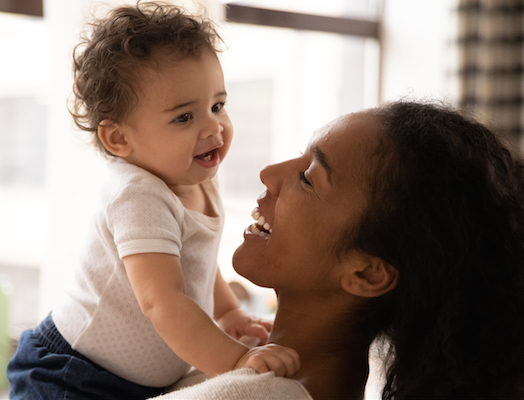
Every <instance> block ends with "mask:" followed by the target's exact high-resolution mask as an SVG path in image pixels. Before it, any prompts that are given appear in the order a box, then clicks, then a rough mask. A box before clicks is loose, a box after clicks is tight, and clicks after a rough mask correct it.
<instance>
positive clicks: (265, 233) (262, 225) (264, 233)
mask: <svg viewBox="0 0 524 400" xmlns="http://www.w3.org/2000/svg"><path fill="white" fill-rule="evenodd" d="M251 216H252V217H253V219H254V220H255V221H256V222H255V223H253V225H251V233H253V234H255V235H258V236H260V237H263V238H268V237H269V236H271V233H272V232H273V229H271V225H269V223H267V222H266V219H265V218H264V217H263V216H262V215H260V212H259V211H258V207H257V208H255V209H254V210H253V211H252V212H251Z"/></svg>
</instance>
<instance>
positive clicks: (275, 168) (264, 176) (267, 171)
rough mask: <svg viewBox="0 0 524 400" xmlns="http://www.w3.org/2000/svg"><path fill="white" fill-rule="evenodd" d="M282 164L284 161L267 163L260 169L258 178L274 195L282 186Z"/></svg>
mask: <svg viewBox="0 0 524 400" xmlns="http://www.w3.org/2000/svg"><path fill="white" fill-rule="evenodd" d="M283 164H284V163H280V164H272V165H268V166H266V167H264V168H263V169H262V171H260V180H261V181H262V183H263V184H264V185H265V186H266V187H267V190H268V191H269V192H270V193H272V194H274V195H278V193H279V192H280V188H281V186H282V180H283V174H282V166H283Z"/></svg>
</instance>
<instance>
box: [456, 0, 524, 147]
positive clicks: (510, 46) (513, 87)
mask: <svg viewBox="0 0 524 400" xmlns="http://www.w3.org/2000/svg"><path fill="white" fill-rule="evenodd" d="M458 51H459V53H458V54H459V105H460V107H461V108H465V109H469V110H471V111H472V112H473V113H474V115H475V116H476V117H477V118H478V119H480V120H481V121H482V122H484V123H486V124H487V125H489V126H490V127H492V128H493V129H494V130H495V131H497V132H499V133H500V134H501V135H502V136H503V137H505V138H506V139H507V141H508V142H509V144H510V146H511V147H513V149H514V150H516V151H518V152H520V153H522V146H521V143H522V142H523V139H522V138H523V134H524V74H523V65H524V0H459V2H458Z"/></svg>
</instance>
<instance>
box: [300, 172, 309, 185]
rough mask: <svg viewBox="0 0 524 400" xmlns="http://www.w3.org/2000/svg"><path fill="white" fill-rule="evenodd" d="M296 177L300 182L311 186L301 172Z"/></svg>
mask: <svg viewBox="0 0 524 400" xmlns="http://www.w3.org/2000/svg"><path fill="white" fill-rule="evenodd" d="M298 176H299V179H300V180H301V181H302V182H304V183H305V184H306V185H309V186H311V183H310V182H309V181H308V180H307V178H306V175H305V174H304V173H303V172H299V173H298Z"/></svg>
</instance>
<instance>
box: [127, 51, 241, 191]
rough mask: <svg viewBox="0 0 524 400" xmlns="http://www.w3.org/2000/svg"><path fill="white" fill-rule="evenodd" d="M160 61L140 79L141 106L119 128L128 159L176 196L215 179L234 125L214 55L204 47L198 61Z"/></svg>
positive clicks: (163, 58) (169, 59)
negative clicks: (226, 107) (154, 176)
mask: <svg viewBox="0 0 524 400" xmlns="http://www.w3.org/2000/svg"><path fill="white" fill-rule="evenodd" d="M162 60H163V61H161V62H158V63H157V64H155V66H156V68H155V69H153V68H149V69H147V68H146V69H145V71H143V72H142V73H141V74H140V75H139V77H140V79H141V82H140V83H139V90H138V104H137V106H136V107H135V109H134V110H133V111H132V112H131V113H130V116H129V117H128V118H127V120H126V121H125V122H124V123H123V124H121V127H122V129H123V130H124V131H125V132H124V133H125V135H126V140H127V141H128V143H129V144H130V145H131V147H132V149H133V150H132V152H131V154H130V155H129V156H128V157H126V160H127V161H129V162H130V163H132V164H135V165H138V166H140V167H142V168H144V169H146V170H147V171H149V172H151V173H153V174H155V175H156V176H158V177H159V178H161V179H162V180H163V181H164V182H166V183H167V184H168V185H169V186H170V188H171V189H172V190H173V191H174V192H175V193H177V192H178V191H184V190H186V189H187V186H192V185H197V184H199V183H202V182H205V181H207V180H209V179H211V178H212V177H213V176H215V174H216V172H217V169H218V166H219V165H220V162H221V161H222V160H223V159H224V157H225V156H226V154H227V152H228V150H229V146H230V144H231V139H232V137H233V127H232V125H231V121H230V120H229V116H228V115H227V112H226V110H225V108H224V104H225V102H226V97H227V94H226V90H225V85H224V76H223V73H222V67H221V66H220V62H219V60H218V58H217V56H216V54H215V53H214V52H212V51H211V50H207V49H206V50H204V51H203V52H202V53H201V55H200V56H199V57H186V58H183V59H176V58H175V57H172V58H169V57H162ZM166 60H167V61H166Z"/></svg>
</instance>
